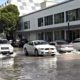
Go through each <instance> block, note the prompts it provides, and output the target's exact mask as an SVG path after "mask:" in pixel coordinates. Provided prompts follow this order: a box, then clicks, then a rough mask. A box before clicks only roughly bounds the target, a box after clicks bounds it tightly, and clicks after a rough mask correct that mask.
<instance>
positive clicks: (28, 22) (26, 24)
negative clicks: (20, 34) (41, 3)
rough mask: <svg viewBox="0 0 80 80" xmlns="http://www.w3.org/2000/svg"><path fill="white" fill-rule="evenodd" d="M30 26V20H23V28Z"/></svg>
mask: <svg viewBox="0 0 80 80" xmlns="http://www.w3.org/2000/svg"><path fill="white" fill-rule="evenodd" d="M29 28H30V21H26V22H24V29H29Z"/></svg>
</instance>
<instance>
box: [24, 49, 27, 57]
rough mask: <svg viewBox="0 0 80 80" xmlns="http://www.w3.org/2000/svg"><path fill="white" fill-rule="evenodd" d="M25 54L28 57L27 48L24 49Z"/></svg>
mask: <svg viewBox="0 0 80 80" xmlns="http://www.w3.org/2000/svg"><path fill="white" fill-rule="evenodd" d="M24 53H25V55H26V56H28V51H27V49H26V48H24Z"/></svg>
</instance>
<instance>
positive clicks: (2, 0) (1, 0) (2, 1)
mask: <svg viewBox="0 0 80 80" xmlns="http://www.w3.org/2000/svg"><path fill="white" fill-rule="evenodd" d="M5 1H6V0H0V5H1V4H2V3H4V2H5ZM56 1H60V2H61V1H64V0H56Z"/></svg>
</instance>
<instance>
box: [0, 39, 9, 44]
mask: <svg viewBox="0 0 80 80" xmlns="http://www.w3.org/2000/svg"><path fill="white" fill-rule="evenodd" d="M7 43H8V41H7V40H0V44H7Z"/></svg>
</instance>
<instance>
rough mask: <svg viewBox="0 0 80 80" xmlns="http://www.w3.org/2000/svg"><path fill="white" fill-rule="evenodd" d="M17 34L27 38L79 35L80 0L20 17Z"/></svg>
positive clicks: (56, 38)
mask: <svg viewBox="0 0 80 80" xmlns="http://www.w3.org/2000/svg"><path fill="white" fill-rule="evenodd" d="M17 34H18V35H22V36H24V37H25V38H27V39H28V40H35V39H43V40H46V41H53V40H68V39H69V40H70V41H72V40H74V39H75V38H78V37H80V0H70V1H66V2H63V3H60V4H57V5H53V6H51V7H48V8H45V9H42V10H39V11H36V12H33V13H30V14H27V15H25V16H22V17H20V22H19V29H18V31H17Z"/></svg>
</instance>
